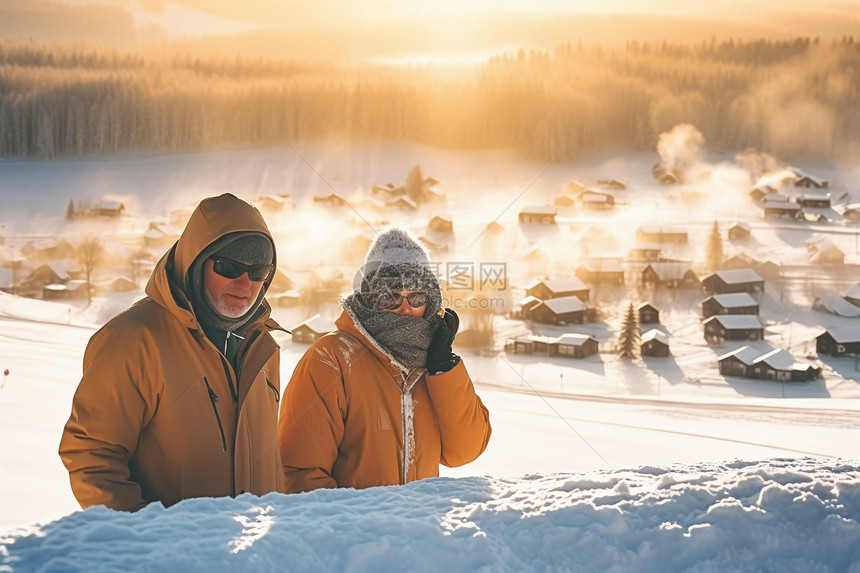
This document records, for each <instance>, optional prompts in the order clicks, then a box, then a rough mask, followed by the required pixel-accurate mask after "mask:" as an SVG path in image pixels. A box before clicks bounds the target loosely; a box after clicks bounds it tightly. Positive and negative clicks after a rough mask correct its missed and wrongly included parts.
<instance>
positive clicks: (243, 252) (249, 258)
mask: <svg viewBox="0 0 860 573" xmlns="http://www.w3.org/2000/svg"><path fill="white" fill-rule="evenodd" d="M216 243H219V242H216ZM274 254H275V250H274V249H273V248H272V242H271V241H270V240H269V238H268V237H266V236H265V235H261V234H259V233H255V234H253V235H245V236H244V237H239V238H238V239H236V240H234V241H230V242H229V243H227V244H226V245H224V246H223V247H220V248H218V249H217V250H216V251H215V252H214V253H212V254H211V255H209V257H210V258H211V257H214V256H219V257H224V258H225V259H230V260H231V261H237V262H240V263H245V264H248V265H271V264H272V257H273V256H274Z"/></svg>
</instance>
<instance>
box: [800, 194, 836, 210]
mask: <svg viewBox="0 0 860 573" xmlns="http://www.w3.org/2000/svg"><path fill="white" fill-rule="evenodd" d="M795 201H796V202H797V204H798V205H800V206H801V207H811V208H813V209H829V208H830V193H828V194H826V195H809V194H807V195H798V196H797V198H796V199H795Z"/></svg>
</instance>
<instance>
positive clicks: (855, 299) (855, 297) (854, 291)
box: [843, 283, 860, 306]
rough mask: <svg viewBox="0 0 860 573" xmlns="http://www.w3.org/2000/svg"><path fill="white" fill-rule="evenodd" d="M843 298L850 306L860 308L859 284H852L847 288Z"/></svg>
mask: <svg viewBox="0 0 860 573" xmlns="http://www.w3.org/2000/svg"><path fill="white" fill-rule="evenodd" d="M843 296H844V297H845V300H847V301H848V302H850V303H851V304H854V305H857V306H860V283H854V284H853V285H851V286H850V287H848V289H847V290H846V291H845V294H844V295H843Z"/></svg>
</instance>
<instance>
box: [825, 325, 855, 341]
mask: <svg viewBox="0 0 860 573" xmlns="http://www.w3.org/2000/svg"><path fill="white" fill-rule="evenodd" d="M827 333H828V334H829V335H830V336H831V337H833V340H835V341H836V342H839V343H840V344H844V343H849V342H860V326H840V327H837V328H828V329H827Z"/></svg>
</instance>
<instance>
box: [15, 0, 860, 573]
mask: <svg viewBox="0 0 860 573" xmlns="http://www.w3.org/2000/svg"><path fill="white" fill-rule="evenodd" d="M264 4H265V3H262V2H251V3H250V4H249V5H248V6H246V7H244V8H243V7H240V6H239V5H238V3H234V2H232V1H228V0H223V1H218V2H213V3H211V4H210V5H208V6H206V5H205V3H201V2H196V1H194V0H187V1H160V0H157V1H156V0H150V1H140V0H101V1H99V2H88V1H87V2H85V1H83V0H81V1H77V0H74V1H73V0H64V1H60V0H37V1H35V2H32V3H26V2H24V1H23V0H13V1H12V2H10V3H8V5H4V6H0V372H3V373H4V377H3V380H2V385H0V431H2V432H3V434H4V440H3V441H5V442H6V443H7V445H6V446H3V447H2V448H0V514H2V515H3V517H2V518H0V571H29V570H39V569H40V568H50V567H51V566H52V565H53V566H57V567H59V568H60V569H62V568H63V567H67V568H69V569H72V570H77V569H87V568H93V567H94V568H96V569H98V568H99V567H100V565H99V564H98V563H99V562H98V559H99V558H101V559H102V561H101V563H103V564H104V563H110V566H107V567H108V568H114V567H127V568H130V569H131V570H135V569H138V568H142V569H146V568H152V567H160V566H165V565H166V566H168V568H172V567H184V568H189V570H200V569H207V570H209V571H220V570H224V571H227V570H235V569H236V568H250V569H258V570H269V569H271V568H278V567H280V566H281V565H282V564H284V563H287V562H289V560H293V561H292V562H293V563H294V564H295V568H296V569H299V570H305V569H307V570H311V569H314V570H319V569H322V570H346V569H350V568H351V570H371V569H373V570H376V569H380V568H381V569H401V568H406V569H409V570H429V569H432V568H433V567H431V563H429V562H428V563H423V561H422V560H421V559H420V556H422V555H424V554H425V553H434V552H441V553H446V554H450V555H452V556H453V557H451V558H450V560H449V561H445V564H447V566H449V567H450V568H451V569H452V570H464V571H465V570H475V569H486V570H512V571H513V570H619V571H639V570H666V571H711V570H750V571H765V570H782V571H811V570H821V571H857V570H860V553H858V552H857V551H856V549H854V547H856V546H857V542H858V541H860V469H858V466H857V460H858V459H860V449H858V446H857V444H858V443H860V442H858V440H857V438H860V435H858V432H860V427H858V425H857V420H858V410H860V385H858V382H860V374H858V372H860V367H858V356H860V322H858V321H860V185H858V182H860V162H858V152H860V138H858V133H860V107H858V106H857V102H858V101H860V80H858V78H860V73H858V71H860V44H858V43H857V41H858V40H857V38H858V36H857V33H858V32H860V14H858V13H857V11H856V9H854V7H853V6H850V5H849V3H838V2H833V3H827V4H826V6H821V7H818V8H817V9H813V8H811V7H808V6H805V5H804V4H803V3H799V2H789V3H788V4H785V5H777V4H775V3H773V4H772V3H770V2H766V1H763V2H758V3H756V5H755V8H754V9H750V10H751V12H750V13H746V11H747V8H748V7H745V6H744V3H742V2H735V1H734V0H726V2H725V3H724V6H723V8H724V10H722V11H720V10H719V9H718V8H717V7H709V8H696V9H694V8H691V7H682V6H681V5H680V3H678V2H674V1H673V0H659V1H657V0H655V1H654V2H651V3H650V4H651V6H650V7H649V8H644V7H643V6H642V3H640V4H636V3H632V2H628V1H626V0H612V1H610V2H608V3H607V4H606V6H604V7H602V8H601V7H599V6H596V5H593V4H592V3H590V2H581V3H578V6H577V8H576V9H573V8H564V9H562V8H560V7H559V3H557V2H553V1H551V0H546V1H545V2H538V3H537V5H536V6H535V7H533V8H532V9H531V10H524V9H523V8H522V7H520V6H518V5H516V3H513V2H503V3H502V4H500V5H499V6H498V7H497V10H496V11H495V12H493V13H492V14H491V13H490V12H492V11H491V10H490V9H489V7H488V6H487V5H485V4H486V3H484V2H483V1H482V0H474V1H473V2H467V3H465V4H464V5H463V6H461V7H459V8H453V7H451V6H450V5H449V4H446V3H431V4H430V5H427V6H422V7H417V6H416V7H413V8H411V9H407V8H406V7H403V6H399V5H398V6H397V7H394V6H393V4H391V3H387V2H385V1H383V0H373V1H372V2H368V3H367V5H366V6H365V12H366V13H363V12H362V11H361V10H358V9H356V8H352V7H351V8H343V9H344V10H345V11H344V12H343V13H342V14H341V15H340V18H342V21H341V20H340V19H338V18H337V17H328V16H326V10H327V9H328V10H330V11H334V10H337V9H338V8H337V7H335V6H329V4H330V3H328V2H324V3H323V4H321V5H320V6H319V7H318V10H315V9H310V8H308V7H306V6H303V5H299V4H298V3H295V2H285V3H283V4H284V5H283V6H278V7H272V6H269V7H264V6H263V5H264ZM389 4H391V5H389ZM644 4H649V3H644ZM326 7H328V8H326ZM267 10H268V11H267ZM288 10H293V13H292V14H293V16H294V21H292V22H290V23H289V24H286V23H285V24H277V23H276V22H282V21H283V22H287V21H288V18H287V17H286V12H285V11H288ZM67 21H75V22H78V23H79V26H78V27H77V29H73V26H71V25H70V24H66V23H65V22H67ZM344 22H351V24H350V25H347V24H345V23H344ZM314 26H316V28H314ZM312 29H315V30H316V32H311V31H310V30H312ZM225 192H229V193H232V194H235V195H236V196H237V197H240V198H241V199H243V200H244V201H247V202H249V203H250V204H252V205H253V206H254V207H256V209H257V210H258V211H259V213H260V214H261V215H262V217H263V218H264V220H265V222H266V224H267V226H268V229H269V230H270V232H271V236H272V239H273V241H274V247H275V251H276V253H277V268H276V270H275V271H274V275H273V276H272V278H271V283H270V285H269V286H268V290H267V291H266V293H265V299H266V301H267V302H268V305H270V306H271V316H272V318H273V319H274V320H276V321H277V322H278V323H279V324H280V325H281V326H283V327H285V329H286V330H287V332H277V333H275V334H274V335H273V336H274V338H275V340H276V341H277V343H278V344H279V345H280V351H279V352H280V369H281V373H280V378H281V387H280V389H281V391H283V390H284V388H285V386H286V385H287V382H288V381H289V380H290V377H291V375H292V373H293V369H294V368H296V366H297V364H299V362H300V359H301V357H302V355H303V354H304V353H305V352H306V351H307V350H308V349H309V348H310V347H311V345H312V344H314V343H315V342H317V341H318V340H319V339H321V338H323V337H324V336H326V335H328V334H330V333H332V332H336V331H337V329H338V326H337V325H336V324H335V321H336V320H337V319H338V317H339V316H340V315H341V312H342V311H343V306H342V305H343V300H344V298H345V297H348V295H350V293H352V292H353V291H356V290H358V289H359V288H360V286H361V284H362V279H363V275H362V270H363V267H362V266H363V265H364V263H365V257H366V254H367V253H368V249H369V248H370V247H371V246H372V245H373V243H374V240H375V237H377V236H378V235H379V233H380V232H381V231H383V230H385V229H387V228H388V227H390V226H392V225H394V226H400V227H405V228H407V229H409V230H410V231H411V232H412V233H413V234H414V235H415V236H416V237H418V239H419V240H420V241H421V243H423V245H424V246H426V247H427V249H428V250H429V253H430V261H431V262H430V264H429V269H430V270H431V272H432V274H433V275H434V276H435V277H436V279H437V280H438V282H439V285H440V287H441V291H442V303H443V306H444V307H447V308H449V309H453V310H454V311H456V313H457V314H458V315H459V330H458V331H457V333H456V338H455V339H454V341H453V351H454V352H456V353H457V354H458V355H459V356H462V357H463V360H464V362H465V363H466V364H467V365H468V368H469V372H470V375H471V378H472V380H473V381H474V385H475V390H476V392H477V393H478V395H480V397H481V399H482V400H484V403H485V404H486V405H487V407H488V409H489V412H490V419H491V420H492V426H493V436H492V439H491V440H490V443H489V445H488V446H487V450H486V452H485V453H484V454H483V455H482V456H481V457H479V458H478V459H477V460H475V461H473V462H472V463H469V464H466V465H464V466H462V467H457V468H447V467H442V468H441V473H440V475H441V476H442V477H440V478H429V479H427V480H421V481H418V482H416V483H410V484H407V485H405V486H386V487H377V488H371V489H369V490H366V491H361V490H343V489H339V490H329V491H325V490H319V491H314V492H309V493H302V494H298V495H284V494H276V493H270V494H268V495H266V496H264V497H262V498H256V497H253V496H252V495H251V494H244V493H243V494H242V495H240V496H238V497H236V498H225V499H221V498H211V499H210V498H202V499H198V500H186V501H183V502H180V503H179V504H177V505H175V506H172V507H167V508H164V507H162V506H160V505H159V504H153V505H152V506H148V507H146V508H145V509H144V510H142V511H140V512H139V513H134V514H121V513H118V512H113V511H112V510H107V509H105V508H91V509H87V510H84V511H81V510H80V509H79V506H78V504H77V503H76V501H75V499H74V497H73V496H72V492H71V490H70V489H69V476H68V473H67V472H66V471H65V469H64V468H63V466H62V463H61V462H60V459H59V457H58V455H57V443H58V442H59V439H60V433H61V431H62V428H63V424H64V423H65V422H66V420H67V419H68V416H69V408H70V405H71V400H72V396H73V394H74V392H75V387H76V385H77V384H78V382H79V381H80V379H81V371H80V370H81V359H82V357H83V351H84V348H85V346H86V342H87V339H88V338H89V337H90V336H92V335H93V333H95V332H96V330H98V329H99V328H100V327H101V326H102V325H104V324H105V323H106V322H107V321H109V320H110V319H111V318H112V317H114V316H115V315H117V314H119V313H121V312H123V311H124V309H126V308H128V307H129V306H130V305H132V304H133V303H135V302H136V301H139V300H140V299H143V298H144V297H146V296H147V294H149V293H148V292H146V293H145V292H144V289H145V288H146V285H147V282H148V281H149V280H150V276H151V275H152V274H153V272H154V270H155V269H156V266H157V265H158V263H159V260H160V259H161V258H162V257H163V256H164V254H165V253H166V252H167V251H169V250H170V249H171V248H172V247H173V246H174V244H176V242H177V240H178V239H179V238H180V235H181V234H182V233H183V229H184V228H185V226H186V223H188V221H189V217H190V216H191V215H192V212H193V211H194V209H195V207H196V206H197V205H198V203H200V201H201V200H202V199H204V198H205V197H211V196H215V195H220V194H221V193H225ZM225 348H226V346H225ZM207 384H208V382H207ZM280 399H281V397H280V395H279V396H278V400H279V401H280ZM213 405H214V402H213ZM210 414H211V413H210ZM216 415H217V410H216ZM218 423H219V424H220V419H219V420H218ZM381 423H382V422H380V424H381ZM21 436H26V438H23V439H20V440H18V437H21ZM225 451H226V450H225ZM398 488H399V489H398ZM392 489H393V490H394V493H392V492H391V490H392ZM46 490H50V491H51V493H50V494H45V493H44V492H45V491H46ZM333 507H334V508H341V509H343V511H344V512H345V513H344V514H343V516H344V519H343V520H342V521H337V520H334V521H332V519H333V517H332V516H336V515H337V512H338V509H332V508H333ZM404 508H411V509H408V510H405V509H404ZM410 512H411V513H410ZM512 516H514V517H515V519H512ZM207 519H210V520H211V523H212V524H213V526H214V532H215V536H214V537H213V538H212V539H209V540H207V541H206V542H205V543H201V544H200V545H199V546H189V545H187V542H186V544H182V543H178V542H175V541H174V538H178V537H181V535H180V534H179V532H181V531H182V530H183V527H184V525H183V523H185V524H188V523H193V524H194V526H195V527H197V526H198V525H199V526H201V527H204V526H205V525H203V524H204V523H205V522H206V520H207ZM291 519H294V520H296V521H295V522H291ZM756 520H759V521H758V522H757V521H756ZM383 522H388V523H389V524H390V526H386V525H382V523H383ZM514 522H516V523H514ZM100 523H101V525H100ZM237 523H238V524H239V525H238V526H237V525H236V524H237ZM292 523H298V524H299V525H300V526H301V527H303V528H305V531H303V532H302V533H300V534H298V535H299V536H298V537H291V536H292V535H293V534H292V533H290V528H291V524H292ZM757 523H758V525H757ZM100 527H101V529H100ZM237 527H238V529H236V531H233V529H234V528H237ZM757 527H759V529H757ZM138 528H139V529H138ZM781 528H784V529H781ZM135 531H147V532H148V533H147V535H146V536H145V541H141V543H142V544H143V545H144V546H146V547H148V548H149V549H150V550H153V551H154V550H155V548H156V547H161V548H162V549H163V554H162V555H161V556H160V558H156V557H147V558H143V557H139V558H138V557H135V558H131V557H122V558H118V557H117V555H118V554H119V553H122V552H124V550H125V549H124V548H125V547H127V544H128V543H132V542H134V539H135V535H136V533H134V532H135ZM333 531H336V532H338V534H339V535H340V536H341V541H338V542H337V543H334V542H333V541H332V538H331V536H330V535H328V536H327V534H326V532H328V533H329V534H330V533H331V532H333ZM705 531H707V533H705ZM778 531H782V532H783V533H785V535H784V537H783V536H781V535H780V534H779V533H778ZM737 536H746V540H742V539H741V538H740V537H737ZM419 538H420V541H419V540H418V539H419ZM548 539H556V540H557V542H556V543H549V542H548V541H547V540H548ZM777 539H779V541H776V540H777ZM100 540H101V541H102V543H100ZM587 540H591V541H590V542H587ZM589 543H591V544H592V545H591V546H589ZM76 544H77V545H78V548H77V549H70V548H69V547H72V546H75V545H76ZM64 547H65V548H64ZM207 548H208V551H209V552H210V554H207V553H206V551H207ZM394 548H397V549H394ZM87 550H90V551H92V555H91V556H88V555H87ZM153 555H155V553H153ZM210 555H215V557H211V556H210ZM159 559H160V560H159ZM404 559H409V560H412V561H407V563H411V565H406V566H405V567H404V566H403V563H404V561H403V560H404ZM445 559H448V558H447V557H446V558H445ZM439 563H442V562H439ZM770 563H778V564H779V566H777V565H773V566H771V565H770ZM101 566H103V567H104V566H105V565H101ZM774 567H775V568H774Z"/></svg>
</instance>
